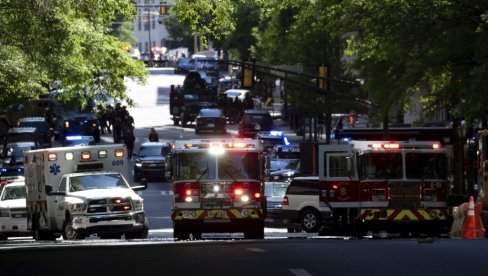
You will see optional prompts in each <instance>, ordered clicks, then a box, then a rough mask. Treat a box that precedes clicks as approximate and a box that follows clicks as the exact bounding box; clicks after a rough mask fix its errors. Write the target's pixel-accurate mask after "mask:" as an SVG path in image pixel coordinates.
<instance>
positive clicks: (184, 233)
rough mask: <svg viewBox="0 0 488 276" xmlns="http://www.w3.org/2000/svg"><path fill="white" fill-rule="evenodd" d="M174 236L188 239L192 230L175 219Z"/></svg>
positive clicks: (180, 239) (179, 239) (178, 238)
mask: <svg viewBox="0 0 488 276" xmlns="http://www.w3.org/2000/svg"><path fill="white" fill-rule="evenodd" d="M173 238H175V239H176V240H178V241H184V240H188V239H189V238H190V231H188V229H186V228H185V227H184V226H183V225H181V223H179V222H177V221H175V222H174V223H173Z"/></svg>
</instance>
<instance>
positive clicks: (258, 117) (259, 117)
mask: <svg viewBox="0 0 488 276" xmlns="http://www.w3.org/2000/svg"><path fill="white" fill-rule="evenodd" d="M248 117H249V120H250V121H251V122H253V123H257V124H260V125H264V126H271V125H272V124H273V119H271V116H269V115H266V114H248Z"/></svg>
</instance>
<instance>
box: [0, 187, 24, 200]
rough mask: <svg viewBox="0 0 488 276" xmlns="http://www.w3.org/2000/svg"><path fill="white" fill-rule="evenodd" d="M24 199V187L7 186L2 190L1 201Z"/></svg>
mask: <svg viewBox="0 0 488 276" xmlns="http://www.w3.org/2000/svg"><path fill="white" fill-rule="evenodd" d="M25 197H26V190H25V186H7V187H5V188H4V190H3V193H2V198H1V200H2V201H4V200H12V199H23V198H25Z"/></svg>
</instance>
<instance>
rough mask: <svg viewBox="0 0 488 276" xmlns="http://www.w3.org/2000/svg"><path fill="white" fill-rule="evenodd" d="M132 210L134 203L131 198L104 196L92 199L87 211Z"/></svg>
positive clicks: (116, 211) (112, 211)
mask: <svg viewBox="0 0 488 276" xmlns="http://www.w3.org/2000/svg"><path fill="white" fill-rule="evenodd" d="M131 210H132V203H131V201H130V199H129V198H102V199H95V200H90V201H89V202H88V206H87V213H89V214H95V213H120V212H127V211H131Z"/></svg>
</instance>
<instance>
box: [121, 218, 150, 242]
mask: <svg viewBox="0 0 488 276" xmlns="http://www.w3.org/2000/svg"><path fill="white" fill-rule="evenodd" d="M148 235H149V221H148V220H147V218H145V219H144V228H142V230H140V231H137V232H129V233H125V238H126V239H127V240H131V239H147V236H148Z"/></svg>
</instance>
